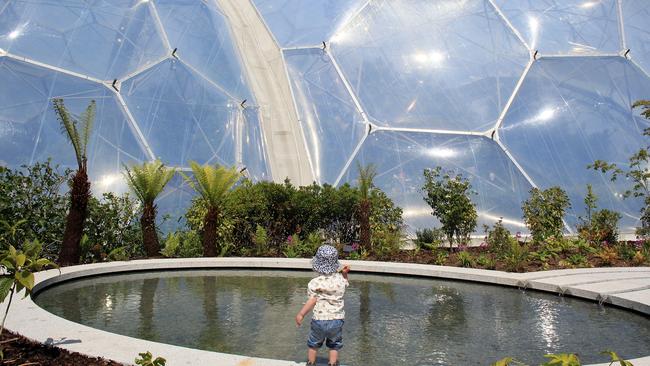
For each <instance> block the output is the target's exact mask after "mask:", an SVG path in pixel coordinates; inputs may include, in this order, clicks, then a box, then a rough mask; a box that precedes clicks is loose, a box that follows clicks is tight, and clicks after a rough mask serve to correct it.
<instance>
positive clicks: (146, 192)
mask: <svg viewBox="0 0 650 366" xmlns="http://www.w3.org/2000/svg"><path fill="white" fill-rule="evenodd" d="M124 170H125V171H124V178H125V180H126V183H127V184H128V186H129V188H130V189H131V190H132V191H133V193H135V195H136V197H138V199H139V200H140V202H142V203H143V204H146V203H150V204H153V202H154V201H155V200H156V197H158V195H159V194H160V193H161V192H162V191H163V189H165V186H166V185H167V183H169V181H170V180H171V179H172V177H174V174H176V170H174V169H170V168H166V167H165V166H164V165H163V163H162V162H161V161H160V160H156V161H152V162H146V163H144V164H142V165H140V166H137V165H136V166H134V167H132V168H131V169H129V168H128V167H126V166H125V167H124Z"/></svg>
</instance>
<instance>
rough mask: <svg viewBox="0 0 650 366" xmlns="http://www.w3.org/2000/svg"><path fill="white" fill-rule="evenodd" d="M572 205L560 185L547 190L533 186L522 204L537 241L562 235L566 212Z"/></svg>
mask: <svg viewBox="0 0 650 366" xmlns="http://www.w3.org/2000/svg"><path fill="white" fill-rule="evenodd" d="M570 207H571V203H570V201H569V197H568V196H567V194H566V192H564V191H563V190H562V189H561V188H560V187H551V188H549V189H546V190H540V189H539V188H533V189H531V190H530V198H528V200H526V201H525V202H524V204H523V206H522V210H523V212H524V221H525V222H526V225H527V226H528V229H530V232H531V234H532V236H533V240H534V241H535V242H538V243H539V242H543V241H544V240H546V239H547V238H549V237H551V236H555V237H560V236H562V226H563V221H562V219H563V218H564V212H565V210H566V209H568V208H570Z"/></svg>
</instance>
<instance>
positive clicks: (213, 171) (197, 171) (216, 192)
mask: <svg viewBox="0 0 650 366" xmlns="http://www.w3.org/2000/svg"><path fill="white" fill-rule="evenodd" d="M190 167H191V168H192V173H194V179H191V178H190V177H188V176H187V175H185V174H183V173H181V174H182V175H183V177H184V178H185V180H186V181H187V183H188V184H189V185H190V186H191V187H192V189H194V190H195V191H196V192H197V193H199V194H200V195H201V197H202V198H203V199H204V200H205V201H206V203H208V205H210V206H218V205H219V204H220V203H221V201H222V200H223V198H224V196H225V195H226V193H227V192H228V191H229V190H230V189H231V188H232V187H233V186H234V185H235V183H237V181H238V180H239V178H240V177H241V175H240V174H239V172H238V171H237V169H236V168H234V167H232V168H225V167H223V166H219V165H217V166H211V165H203V166H202V165H199V164H198V163H197V162H195V161H190Z"/></svg>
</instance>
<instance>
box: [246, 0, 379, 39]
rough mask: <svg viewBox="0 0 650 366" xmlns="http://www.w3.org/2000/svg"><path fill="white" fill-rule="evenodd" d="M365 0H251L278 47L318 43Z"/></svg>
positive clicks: (337, 27) (339, 25)
mask: <svg viewBox="0 0 650 366" xmlns="http://www.w3.org/2000/svg"><path fill="white" fill-rule="evenodd" d="M366 2H367V1H366V0H309V1H305V0H253V3H254V4H255V6H256V7H257V10H258V12H259V13H260V14H261V15H262V18H263V19H264V21H265V22H266V24H267V26H268V28H269V29H270V30H271V32H272V33H273V36H274V37H275V39H276V40H277V42H278V43H279V44H280V47H296V46H314V45H316V46H319V45H320V44H321V43H322V42H323V41H327V40H329V39H330V37H331V35H332V34H333V33H334V32H335V31H336V30H337V29H339V28H340V27H341V26H343V25H345V24H346V23H347V22H348V21H350V19H352V18H353V17H354V15H355V14H357V13H358V11H359V9H360V8H361V7H362V6H363V5H364V4H365V3H366Z"/></svg>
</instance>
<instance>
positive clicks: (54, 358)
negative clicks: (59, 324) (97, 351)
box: [0, 330, 123, 366]
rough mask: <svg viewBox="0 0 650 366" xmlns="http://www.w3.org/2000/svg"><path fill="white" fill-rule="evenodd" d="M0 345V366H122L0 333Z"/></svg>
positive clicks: (21, 337) (14, 335)
mask: <svg viewBox="0 0 650 366" xmlns="http://www.w3.org/2000/svg"><path fill="white" fill-rule="evenodd" d="M0 345H1V347H2V350H3V352H4V359H3V360H2V361H0V365H11V366H79V365H83V366H123V365H122V364H121V363H118V362H115V361H109V360H105V359H103V358H98V357H87V356H84V355H82V354H79V353H76V352H69V351H66V350H64V349H61V348H57V347H54V346H46V345H44V344H41V343H36V342H32V341H30V340H29V339H27V338H25V337H23V336H20V335H17V334H16V333H12V332H10V331H8V330H5V331H3V332H2V336H1V337H0Z"/></svg>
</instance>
